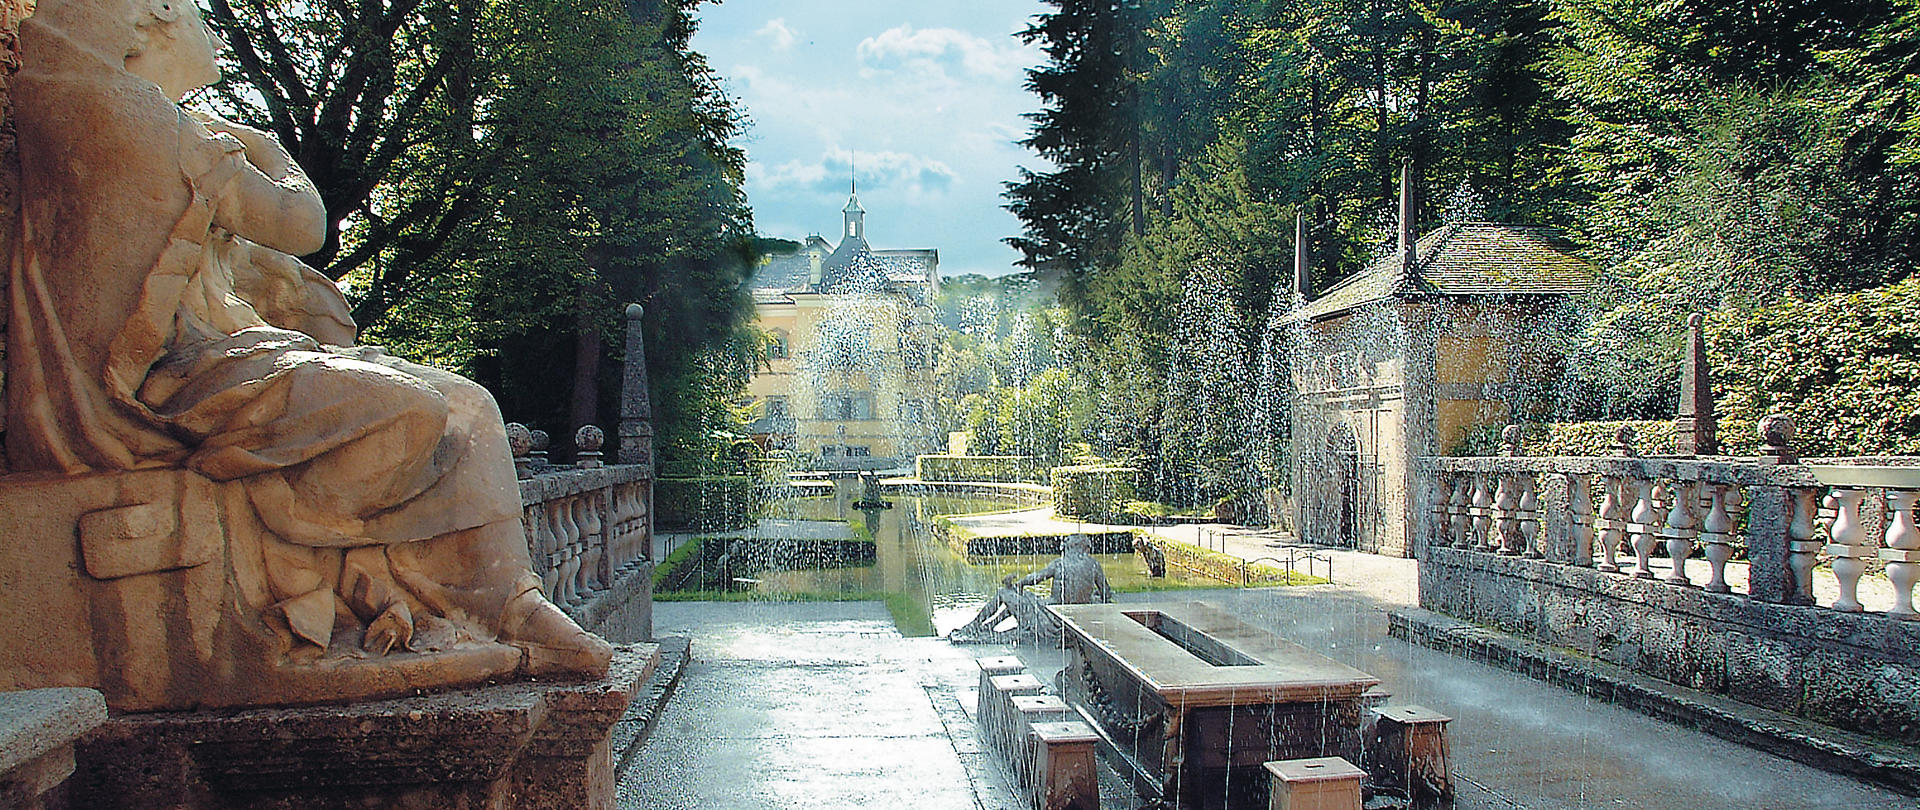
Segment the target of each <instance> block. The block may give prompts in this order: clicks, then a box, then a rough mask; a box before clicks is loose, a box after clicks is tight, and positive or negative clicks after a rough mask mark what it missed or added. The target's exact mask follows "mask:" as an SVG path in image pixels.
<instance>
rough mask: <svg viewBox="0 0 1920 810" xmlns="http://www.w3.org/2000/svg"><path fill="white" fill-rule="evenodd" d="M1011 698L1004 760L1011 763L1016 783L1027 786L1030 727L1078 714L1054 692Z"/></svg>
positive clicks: (1031, 736) (1031, 738)
mask: <svg viewBox="0 0 1920 810" xmlns="http://www.w3.org/2000/svg"><path fill="white" fill-rule="evenodd" d="M1011 700H1012V703H1013V711H1012V713H1011V716H1010V722H1009V723H1008V724H1007V725H1008V728H1007V739H1008V741H1009V742H1010V743H1012V744H1011V745H1009V746H1008V747H1007V759H1008V761H1010V762H1012V763H1013V772H1014V776H1015V777H1017V778H1018V780H1019V782H1020V784H1022V785H1027V786H1031V785H1032V784H1033V781H1032V779H1033V774H1032V773H1031V772H1030V771H1029V770H1028V767H1029V766H1030V765H1031V764H1032V760H1033V746H1034V742H1033V727H1034V726H1036V725H1039V724H1041V723H1065V722H1068V721H1070V720H1078V719H1080V715H1079V713H1077V712H1075V711H1074V710H1073V709H1072V708H1070V707H1068V706H1067V703H1066V701H1063V700H1061V699H1060V698H1059V697H1057V696H1054V695H1014V696H1013V697H1012V699H1011Z"/></svg>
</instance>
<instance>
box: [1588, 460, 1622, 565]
mask: <svg viewBox="0 0 1920 810" xmlns="http://www.w3.org/2000/svg"><path fill="white" fill-rule="evenodd" d="M1600 491H1601V497H1600V551H1601V553H1602V554H1603V555H1604V560H1603V561H1602V562H1601V563H1600V564H1599V565H1596V566H1594V568H1595V569H1596V570H1600V571H1605V572H1607V573H1609V574H1617V573H1619V572H1620V544H1621V543H1622V542H1624V541H1625V540H1626V539H1627V512H1628V506H1627V497H1628V496H1627V479H1625V478H1621V477H1619V476H1612V475H1609V476H1604V477H1602V478H1601V479H1600Z"/></svg>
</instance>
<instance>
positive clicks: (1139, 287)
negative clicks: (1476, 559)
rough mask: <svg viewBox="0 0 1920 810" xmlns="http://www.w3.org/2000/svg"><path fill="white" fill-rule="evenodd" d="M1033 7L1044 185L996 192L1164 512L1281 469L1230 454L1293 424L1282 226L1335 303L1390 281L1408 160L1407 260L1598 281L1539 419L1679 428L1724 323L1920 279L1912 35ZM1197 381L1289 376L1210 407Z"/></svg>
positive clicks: (1644, 8) (1400, 5) (1726, 8)
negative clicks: (1517, 244)
mask: <svg viewBox="0 0 1920 810" xmlns="http://www.w3.org/2000/svg"><path fill="white" fill-rule="evenodd" d="M1049 6H1050V7H1051V8H1050V12H1051V13H1049V14H1047V15H1043V16H1042V17H1040V18H1039V22H1037V23H1036V24H1035V25H1034V26H1033V27H1032V28H1030V29H1029V30H1028V31H1027V32H1026V35H1025V36H1026V37H1027V38H1028V39H1029V40H1030V41H1033V42H1034V43H1036V44H1038V45H1040V46H1041V47H1042V48H1043V49H1044V50H1045V52H1046V53H1047V55H1048V56H1049V62H1048V63H1047V64H1046V65H1044V66H1043V67H1041V68H1039V69H1036V70H1035V71H1033V72H1032V73H1031V74H1030V80H1029V85H1030V86H1031V87H1032V89H1034V90H1035V92H1036V94H1037V95H1038V97H1039V102H1040V104H1041V107H1042V109H1041V111H1040V112H1038V113H1036V114H1035V115H1034V127H1033V130H1032V135H1031V137H1030V138H1029V139H1028V141H1027V142H1026V143H1027V145H1028V146H1030V147H1031V148H1033V149H1034V151H1035V152H1036V153H1037V154H1039V155H1040V156H1042V157H1045V158H1046V159H1048V160H1049V161H1050V162H1051V164H1052V166H1053V168H1052V169H1051V170H1049V171H1047V172H1044V173H1035V174H1030V175H1027V176H1025V178H1024V180H1023V182H1021V183H1017V184H1014V185H1013V186H1012V187H1011V188H1010V191H1009V194H1008V197H1009V200H1010V202H1009V205H1008V208H1009V209H1010V210H1011V211H1013V212H1014V213H1015V214H1016V215H1017V216H1019V217H1020V218H1021V219H1022V220H1023V222H1024V223H1025V225H1026V233H1025V234H1024V235H1023V236H1022V237H1020V238H1017V239H1014V240H1011V241H1012V242H1013V244H1014V245H1015V246H1017V247H1019V248H1021V249H1022V250H1023V251H1024V256H1025V263H1026V264H1028V265H1029V266H1031V267H1033V268H1034V269H1035V270H1036V271H1037V272H1039V273H1040V274H1042V275H1043V276H1044V277H1046V278H1049V279H1055V280H1058V281H1060V283H1061V293H1062V294H1061V301H1062V303H1063V304H1064V305H1065V308H1066V310H1067V316H1068V317H1067V319H1066V322H1067V324H1068V325H1069V327H1070V330H1071V332H1072V334H1073V335H1074V336H1075V337H1077V338H1078V339H1079V342H1080V347H1081V348H1080V351H1081V355H1080V356H1079V359H1078V360H1077V361H1076V365H1075V368H1076V370H1077V371H1079V373H1080V374H1081V376H1084V377H1087V378H1088V380H1089V381H1088V387H1089V388H1090V390H1091V391H1092V392H1093V393H1092V395H1093V397H1094V398H1095V399H1096V400H1097V401H1098V402H1099V404H1100V407H1099V408H1098V409H1097V410H1098V412H1099V413H1100V414H1102V415H1103V416H1104V418H1102V419H1097V420H1096V422H1095V424H1093V425H1092V426H1091V427H1090V428H1089V430H1088V431H1087V434H1088V438H1089V440H1090V441H1093V442H1094V443H1095V444H1096V445H1097V446H1100V447H1101V448H1102V449H1103V450H1107V451H1109V452H1110V451H1112V450H1113V449H1115V448H1118V447H1134V448H1138V449H1139V451H1140V452H1141V454H1142V455H1144V456H1147V457H1150V458H1152V459H1154V463H1153V465H1152V466H1151V467H1150V468H1149V472H1150V473H1151V475H1150V476H1149V480H1147V481H1145V482H1143V484H1144V485H1146V486H1148V487H1149V488H1150V489H1151V490H1153V491H1154V495H1155V497H1161V498H1163V499H1166V500H1170V501H1180V502H1191V501H1203V500H1206V499H1208V498H1211V497H1214V496H1216V495H1219V494H1229V493H1231V492H1232V491H1234V490H1236V489H1238V490H1256V489H1260V488H1263V487H1265V486H1267V482H1268V481H1270V480H1271V479H1272V478H1273V477H1275V476H1277V475H1278V473H1279V471H1281V470H1284V469H1285V466H1286V465H1285V453H1284V448H1283V447H1282V446H1278V445H1276V446H1269V447H1260V446H1255V443H1254V442H1251V441H1248V440H1247V437H1248V436H1249V435H1251V434H1252V433H1253V432H1254V431H1252V430H1250V429H1249V427H1248V425H1249V424H1259V425H1266V426H1276V425H1283V424H1284V423H1285V420H1284V418H1278V419H1276V418H1273V417H1275V416H1281V415H1283V414H1284V413H1285V410H1286V408H1287V407H1288V405H1289V403H1290V394H1289V392H1288V391H1287V390H1286V389H1287V387H1288V385H1289V381H1290V375H1289V374H1288V373H1287V372H1286V369H1285V364H1286V363H1287V362H1289V359H1290V358H1289V357H1288V351H1289V347H1288V346H1287V341H1286V336H1285V335H1284V334H1277V335H1276V334H1273V333H1272V331H1271V330H1267V329H1264V328H1263V327H1264V325H1265V324H1268V323H1269V322H1270V318H1271V316H1272V315H1274V314H1275V313H1278V312H1284V310H1285V309H1286V308H1287V306H1288V305H1289V303H1290V302H1289V301H1288V300H1287V299H1288V297H1290V295H1291V294H1292V293H1293V292H1294V291H1293V290H1292V289H1291V284H1290V283H1289V274H1288V272H1287V270H1288V266H1289V264H1290V261H1289V260H1290V258H1291V253H1292V248H1293V244H1292V243H1293V238H1292V233H1291V231H1292V224H1293V222H1292V220H1293V219H1294V217H1295V215H1296V214H1298V215H1302V216H1303V217H1304V220H1305V224H1306V226H1307V232H1308V237H1309V239H1310V242H1309V244H1308V245H1307V249H1308V251H1309V253H1310V255H1311V258H1312V260H1313V268H1314V278H1313V279H1312V284H1313V285H1314V288H1315V289H1317V290H1325V289H1327V288H1328V286H1329V285H1331V284H1333V283H1335V282H1337V281H1339V280H1340V279H1343V278H1345V277H1346V276H1348V275H1350V274H1352V273H1353V272H1355V271H1357V270H1359V269H1360V268H1361V267H1362V266H1363V265H1364V264H1365V263H1367V262H1368V261H1369V260H1370V259H1372V258H1375V257H1378V256H1380V255H1383V254H1384V251H1386V250H1389V249H1391V246H1392V239H1393V236H1394V234H1393V228H1392V226H1393V225H1394V224H1396V223H1395V222H1394V217H1393V214H1392V212H1393V206H1394V203H1395V199H1394V198H1395V195H1396V191H1397V189H1396V187H1395V186H1396V184H1395V176H1394V175H1395V170H1396V169H1397V168H1398V166H1399V164H1400V161H1401V160H1402V159H1403V158H1404V159H1407V160H1409V161H1410V165H1411V168H1412V174H1413V182H1414V187H1415V196H1416V209H1415V220H1416V229H1417V230H1420V231H1426V230H1428V229H1430V228H1431V227H1432V225H1433V224H1435V223H1436V222H1438V221H1442V220H1461V219H1491V220H1497V221H1508V222H1516V223H1520V224H1536V225H1555V226H1560V227H1563V228H1565V229H1566V230H1567V231H1568V232H1569V233H1571V235H1573V236H1574V237H1575V238H1576V239H1577V241H1579V242H1580V243H1581V244H1582V247H1583V248H1585V249H1586V251H1587V253H1588V255H1589V257H1590V258H1592V259H1594V260H1595V261H1596V262H1598V263H1599V265H1600V266H1601V267H1602V268H1603V270H1604V271H1606V275H1607V277H1606V279H1605V282H1606V283H1605V284H1603V285H1602V289H1600V290H1598V291H1596V292H1595V294H1593V295H1592V296H1590V297H1589V298H1588V299H1587V300H1583V301H1580V302H1578V304H1579V308H1578V310H1577V311H1575V312H1573V313H1572V314H1571V315H1570V317H1568V318H1567V319H1566V320H1565V322H1564V323H1563V324H1559V325H1560V326H1563V327H1564V328H1565V329H1566V331H1568V332H1569V334H1570V335H1575V336H1577V339H1576V338H1569V339H1568V341H1567V342H1566V345H1565V346H1563V348H1565V349H1567V351H1566V354H1567V356H1568V357H1569V358H1571V360H1572V362H1571V363H1570V364H1569V366H1568V367H1567V368H1565V369H1564V372H1565V380H1564V382H1563V384H1561V385H1560V386H1558V387H1557V389H1556V391H1555V393H1556V394H1557V395H1558V396H1556V397H1555V400H1556V408H1557V410H1556V411H1555V413H1554V414H1553V416H1554V418H1559V419H1586V420H1590V419H1618V418H1660V417H1666V416H1669V415H1671V414H1672V412H1673V406H1674V402H1675V399H1676V396H1677V391H1676V387H1677V386H1676V383H1675V380H1676V379H1677V376H1678V375H1677V373H1676V372H1677V364H1678V359H1679V355H1680V345H1681V342H1680V333H1681V330H1682V328H1683V325H1684V323H1685V316H1686V315H1687V314H1689V313H1691V312H1697V311H1713V312H1722V313H1725V314H1726V317H1730V318H1733V319H1740V318H1744V317H1746V314H1747V313H1751V312H1754V311H1756V310H1760V309H1764V308H1767V307H1772V306H1775V305H1790V302H1792V301H1804V300H1810V299H1813V298H1817V297H1819V296H1823V295H1828V294H1832V293H1838V292H1851V291H1859V290H1868V289H1873V288H1876V287H1879V286H1882V285H1885V284H1888V283H1892V282H1895V281H1898V280H1900V279H1903V278H1906V277H1908V276H1910V275H1911V274H1912V271H1913V268H1915V267H1920V174H1917V173H1915V172H1914V171H1912V169H1913V168H1914V167H1915V166H1916V165H1917V164H1920V98H1916V94H1920V10H1916V9H1914V8H1912V7H1911V4H1889V3H1883V2H1878V0H1831V1H1829V0H1782V1H1781V2H1773V3H1767V4H1762V5H1761V6H1752V5H1750V4H1745V5H1743V4H1717V5H1716V4H1712V3H1702V2H1670V3H1646V2H1642V1H1641V0H1522V2H1493V0H1466V1H1465V2H1455V3H1448V4H1438V5H1436V4H1429V3H1414V2H1402V1H1401V0H1386V2H1369V3H1344V2H1327V1H1325V0H1308V1H1307V2H1267V1H1266V0H1196V1H1195V2H1186V3H1174V2H1170V0H1144V1H1143V2H1138V3H1127V4H1120V5H1112V4H1103V3H1092V2H1086V0H1049ZM1196 334H1198V335H1199V337H1198V338H1196V337H1195V335H1196ZM1276 358H1277V362H1276ZM1197 360H1198V361H1206V362H1217V363H1219V367H1225V368H1229V369H1231V368H1234V367H1235V365H1234V364H1235V363H1238V364H1239V366H1238V367H1239V368H1248V369H1251V368H1254V367H1256V366H1255V365H1254V362H1255V361H1256V360H1260V361H1262V362H1261V365H1260V366H1259V367H1261V368H1266V369H1273V368H1276V367H1278V371H1277V373H1275V375H1274V376H1273V377H1271V378H1262V379H1258V380H1253V379H1251V375H1250V374H1242V375H1239V376H1238V377H1236V378H1235V380H1234V383H1233V384H1232V385H1227V386H1223V385H1221V384H1219V383H1218V382H1217V380H1216V379H1215V377H1218V376H1220V375H1219V374H1216V373H1215V372H1216V371H1217V370H1218V369H1217V368H1214V369H1212V370H1210V369H1209V368H1208V367H1207V366H1206V365H1205V363H1204V362H1196V361H1197ZM1888 373H1894V372H1888ZM1209 375H1212V376H1209ZM1225 376H1228V377H1235V375H1233V374H1227V375H1225ZM1810 379H1811V378H1810ZM1183 386H1184V387H1183ZM1235 386H1237V387H1239V388H1240V389H1241V390H1251V391H1253V392H1256V393H1254V394H1251V395H1241V396H1239V397H1238V398H1237V399H1236V398H1235V396H1233V395H1230V394H1223V393H1221V391H1222V390H1223V389H1228V388H1233V387H1235ZM979 395H980V399H979V400H978V401H975V402H973V403H972V405H973V407H972V408H970V409H969V411H968V412H969V413H970V414H971V415H972V417H971V418H972V423H973V425H974V426H975V427H976V429H981V428H996V427H997V426H998V425H999V424H1001V423H1002V422H1003V421H1004V419H1003V418H1002V417H1001V415H1000V411H1001V407H1000V406H1001V401H1000V400H999V399H996V397H997V396H1002V395H997V394H995V393H992V392H979ZM1806 395H1807V396H1808V397H1811V398H1816V399H1817V398H1826V399H1834V398H1835V397H1834V396H1833V394H1832V392H1828V391H1818V392H1815V391H1811V390H1810V391H1808V392H1806ZM1841 398H1844V397H1841ZM1741 418H1745V417H1741ZM1733 421H1735V422H1737V421H1738V419H1734V420H1733ZM1740 429H1741V430H1745V429H1746V428H1744V427H1742V428H1740ZM1856 429H1857V430H1867V431H1868V432H1872V431H1874V430H1880V428H1872V429H1868V428H1856V427H1849V428H1846V430H1848V431H1855V430H1856ZM1281 432H1283V431H1281ZM1729 432H1730V431H1729V430H1723V435H1727V434H1729ZM1276 438H1284V437H1276ZM1736 444H1737V443H1736ZM1869 444H1871V445H1872V446H1891V445H1890V444H1888V443H1887V442H1878V443H1877V444H1875V443H1872V442H1869V443H1866V444H1862V445H1861V446H1863V447H1864V446H1868V445H1869ZM1021 452H1027V451H1026V450H1022V451H1021Z"/></svg>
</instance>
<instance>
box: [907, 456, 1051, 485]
mask: <svg viewBox="0 0 1920 810" xmlns="http://www.w3.org/2000/svg"><path fill="white" fill-rule="evenodd" d="M1040 469H1041V468H1040V463H1039V462H1038V461H1036V460H1035V459H1034V458H1033V457H1032V456H946V455H926V456H920V457H919V458H916V459H914V460H913V474H914V477H916V478H919V479H920V480H922V481H1001V482H1005V481H1038V480H1040Z"/></svg>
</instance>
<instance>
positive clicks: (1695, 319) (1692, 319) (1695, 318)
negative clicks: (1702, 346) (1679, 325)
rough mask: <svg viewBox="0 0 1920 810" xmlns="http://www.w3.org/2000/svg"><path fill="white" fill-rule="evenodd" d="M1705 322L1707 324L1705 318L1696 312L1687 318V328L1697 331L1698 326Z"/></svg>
mask: <svg viewBox="0 0 1920 810" xmlns="http://www.w3.org/2000/svg"><path fill="white" fill-rule="evenodd" d="M1706 322H1707V316H1705V315H1702V314H1700V313H1698V312H1695V313H1693V314H1692V315H1688V316H1687V326H1688V327H1689V328H1692V329H1699V328H1700V325H1701V324H1704V323H1706Z"/></svg>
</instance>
